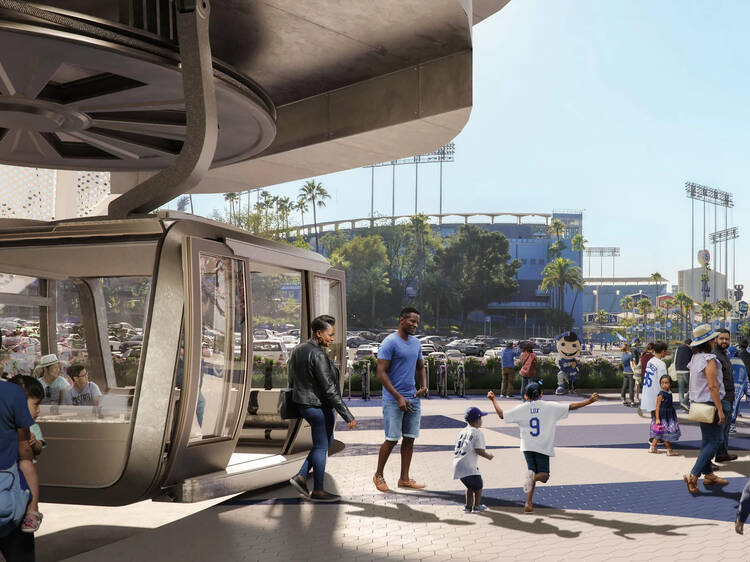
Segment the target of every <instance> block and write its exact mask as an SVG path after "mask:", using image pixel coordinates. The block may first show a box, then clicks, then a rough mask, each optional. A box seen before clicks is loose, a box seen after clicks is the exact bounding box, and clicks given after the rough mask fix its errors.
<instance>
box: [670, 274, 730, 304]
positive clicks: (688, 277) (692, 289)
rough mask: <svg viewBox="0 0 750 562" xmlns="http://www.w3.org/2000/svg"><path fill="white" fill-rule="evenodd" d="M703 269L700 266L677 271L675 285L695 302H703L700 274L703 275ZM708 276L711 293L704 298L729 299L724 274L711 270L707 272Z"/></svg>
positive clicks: (713, 300) (711, 300) (711, 299)
mask: <svg viewBox="0 0 750 562" xmlns="http://www.w3.org/2000/svg"><path fill="white" fill-rule="evenodd" d="M703 271H704V270H703V268H702V267H696V268H693V269H683V270H681V271H678V272H677V286H678V287H679V289H680V291H682V292H683V293H685V294H686V295H688V296H689V297H690V298H691V299H693V300H694V301H696V302H703V294H702V293H701V275H703ZM708 276H709V280H708V287H709V289H710V290H711V294H710V296H709V298H708V299H706V300H708V301H709V302H716V301H718V300H721V299H728V300H731V294H730V291H729V287H727V277H726V275H724V274H723V273H718V272H716V271H713V270H711V271H709V272H708Z"/></svg>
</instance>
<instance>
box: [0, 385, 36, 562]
mask: <svg viewBox="0 0 750 562" xmlns="http://www.w3.org/2000/svg"><path fill="white" fill-rule="evenodd" d="M32 425H34V420H33V419H32V417H31V413H30V412H29V406H28V404H27V402H26V394H25V393H24V391H23V389H22V388H21V387H20V386H18V385H15V384H11V383H9V382H0V469H3V470H5V469H8V468H11V467H14V465H16V464H17V463H19V461H20V463H22V464H23V467H22V468H23V469H24V470H23V472H24V473H25V475H26V478H23V477H22V478H21V486H22V488H23V489H25V490H29V489H30V491H31V494H32V496H33V498H35V499H36V501H38V498H39V480H38V479H37V475H36V468H35V467H34V465H33V464H32V459H33V458H34V453H33V451H32V449H31V432H30V430H29V428H30V427H31V426H32ZM27 467H30V470H25V469H26V468H27ZM27 479H28V480H29V482H28V483H27ZM0 553H1V554H2V555H3V556H4V557H5V559H6V560H8V561H9V562H16V561H27V560H28V561H33V560H34V535H33V534H32V533H24V532H22V531H21V525H20V524H19V525H18V527H17V528H16V529H14V530H13V531H12V532H10V533H9V534H6V535H4V536H2V537H0Z"/></svg>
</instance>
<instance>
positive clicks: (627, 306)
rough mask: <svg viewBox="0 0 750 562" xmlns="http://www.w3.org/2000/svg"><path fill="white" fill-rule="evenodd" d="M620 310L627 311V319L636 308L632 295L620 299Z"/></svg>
mask: <svg viewBox="0 0 750 562" xmlns="http://www.w3.org/2000/svg"><path fill="white" fill-rule="evenodd" d="M620 308H622V309H623V310H624V311H625V318H626V319H627V317H628V314H630V312H631V311H632V310H633V308H635V301H634V300H633V297H631V296H630V295H628V296H625V297H622V298H621V299H620Z"/></svg>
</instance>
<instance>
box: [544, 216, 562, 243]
mask: <svg viewBox="0 0 750 562" xmlns="http://www.w3.org/2000/svg"><path fill="white" fill-rule="evenodd" d="M564 232H565V223H564V222H563V221H561V220H560V219H552V222H550V223H549V226H548V227H547V233H548V234H553V235H554V236H555V238H557V241H558V242H559V241H560V237H561V236H562V235H563V233H564Z"/></svg>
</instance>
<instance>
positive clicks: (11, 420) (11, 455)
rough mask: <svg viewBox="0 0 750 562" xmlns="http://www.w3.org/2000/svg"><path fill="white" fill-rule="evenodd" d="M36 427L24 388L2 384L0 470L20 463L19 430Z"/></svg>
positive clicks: (0, 401) (0, 398)
mask: <svg viewBox="0 0 750 562" xmlns="http://www.w3.org/2000/svg"><path fill="white" fill-rule="evenodd" d="M32 425H34V419H33V418H32V417H31V413H30V412H29V405H28V403H27V402H26V393H24V391H23V388H21V387H20V386H18V385H17V384H13V383H10V382H2V383H0V469H6V468H10V467H11V466H13V465H14V464H15V463H17V462H18V430H19V429H23V428H26V427H31V426H32Z"/></svg>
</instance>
